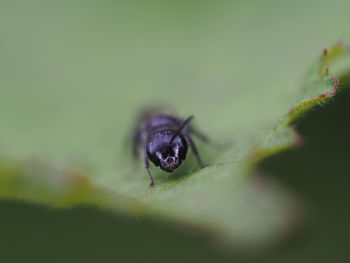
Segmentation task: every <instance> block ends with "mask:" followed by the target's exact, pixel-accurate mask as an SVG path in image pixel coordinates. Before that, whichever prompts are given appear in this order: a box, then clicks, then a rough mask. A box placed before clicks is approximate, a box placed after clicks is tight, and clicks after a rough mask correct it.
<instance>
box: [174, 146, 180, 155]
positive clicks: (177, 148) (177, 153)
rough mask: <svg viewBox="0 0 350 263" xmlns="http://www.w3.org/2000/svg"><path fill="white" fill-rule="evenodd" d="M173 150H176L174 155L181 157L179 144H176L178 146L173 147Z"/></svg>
mask: <svg viewBox="0 0 350 263" xmlns="http://www.w3.org/2000/svg"><path fill="white" fill-rule="evenodd" d="M173 151H174V156H175V157H179V151H180V146H179V145H176V146H175V147H174V148H173Z"/></svg>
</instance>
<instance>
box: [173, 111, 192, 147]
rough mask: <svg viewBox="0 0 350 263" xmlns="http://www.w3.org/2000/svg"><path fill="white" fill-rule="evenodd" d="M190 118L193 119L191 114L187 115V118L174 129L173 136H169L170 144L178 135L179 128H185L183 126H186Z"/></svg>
mask: <svg viewBox="0 0 350 263" xmlns="http://www.w3.org/2000/svg"><path fill="white" fill-rule="evenodd" d="M192 119H193V115H191V116H190V117H188V118H187V119H185V120H184V121H183V123H181V125H180V127H179V128H178V129H177V130H176V131H175V133H174V135H173V137H171V140H170V144H172V143H173V141H174V139H175V137H176V136H178V135H179V133H180V132H181V130H182V129H183V128H185V126H186V125H187V124H188V123H189V122H190V121H191V120H192Z"/></svg>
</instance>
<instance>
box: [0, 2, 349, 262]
mask: <svg viewBox="0 0 350 263" xmlns="http://www.w3.org/2000/svg"><path fill="white" fill-rule="evenodd" d="M349 10H350V2H349V1H340V0H339V1H333V2H329V1H272V0H271V1H261V2H260V1H249V2H248V1H215V2H214V1H194V0H192V1H152V0H150V1H79V0H74V1H65V0H63V1H39V0H33V1H5V0H0V34H1V35H0V47H1V49H0V72H1V78H0V92H1V95H0V122H1V124H0V155H1V156H2V157H4V158H5V159H11V160H23V159H26V160H27V159H28V158H31V159H33V160H35V161H37V160H39V161H44V162H49V163H54V164H55V165H56V166H59V167H61V166H62V167H74V168H77V169H83V170H86V171H88V172H87V175H86V176H88V178H89V180H91V182H92V184H93V185H97V186H101V187H104V188H105V189H108V190H109V191H112V192H116V193H119V194H122V195H125V196H127V197H133V198H136V199H137V198H139V199H141V200H143V201H145V202H148V201H149V200H152V199H156V200H157V201H158V202H159V204H158V203H156V207H157V208H159V207H160V209H161V211H163V212H164V211H165V212H164V213H165V214H167V215H168V216H169V215H170V217H175V218H176V213H179V212H180V213H183V214H185V213H186V212H188V211H192V210H191V205H190V204H189V205H188V207H187V206H186V205H187V201H188V200H190V198H188V197H191V194H192V193H193V192H195V193H197V192H200V191H203V192H204V191H207V195H208V196H209V197H210V194H211V195H212V196H215V195H216V194H220V193H221V192H223V193H225V195H224V194H223V195H222V196H220V197H221V199H220V198H218V199H217V200H216V199H215V200H214V204H217V203H219V202H221V201H222V200H223V198H222V197H226V196H227V197H229V198H234V200H232V206H235V204H236V203H237V204H238V206H239V205H245V206H249V205H250V203H249V202H243V201H242V202H240V201H235V200H236V199H237V198H236V197H240V194H236V195H234V194H232V195H228V193H229V192H230V191H231V190H230V189H231V186H232V184H234V183H235V181H232V180H231V181H230V183H229V184H227V185H226V187H225V188H222V189H221V188H220V187H217V189H212V185H213V182H214V183H215V185H216V183H218V182H219V181H220V180H221V179H223V178H224V179H225V178H227V177H228V175H227V174H229V173H231V174H242V173H243V172H242V167H241V166H240V165H237V167H236V166H235V167H233V168H231V166H229V169H230V170H229V169H226V168H225V167H223V168H222V167H221V166H220V165H218V166H213V167H212V169H213V170H210V169H209V170H206V171H204V172H199V173H197V174H196V175H197V176H192V177H190V178H188V177H186V178H187V180H188V182H189V183H186V181H185V180H183V181H184V182H185V183H183V184H182V185H180V190H181V187H184V189H185V191H184V195H183V197H181V198H178V199H171V197H170V200H171V201H172V202H173V203H170V204H171V206H170V208H169V207H166V206H165V205H164V203H162V200H165V201H166V200H167V198H169V197H168V196H169V195H172V194H173V192H171V191H167V189H168V188H169V189H172V187H174V185H175V186H176V185H177V184H178V183H181V182H182V178H181V177H180V178H178V177H176V178H177V179H176V178H175V179H174V178H172V177H170V178H169V177H162V175H161V174H159V173H157V172H156V171H155V173H156V179H157V181H158V182H159V188H157V191H158V190H159V192H160V194H155V195H153V192H152V190H150V189H147V188H145V186H147V177H146V176H144V175H143V174H142V173H141V172H140V174H139V175H136V176H134V177H133V176H131V177H130V173H131V172H130V167H131V162H130V158H129V155H128V153H127V150H126V149H127V147H128V143H126V142H125V141H126V138H127V136H128V132H129V131H130V128H131V127H132V125H133V121H134V115H135V114H136V112H137V111H138V110H139V109H140V108H142V107H143V106H147V105H150V104H153V105H158V104H164V105H170V106H171V107H173V108H174V109H175V110H176V111H177V112H178V113H179V114H180V115H181V116H187V115H189V114H194V115H195V116H196V124H197V125H198V126H199V127H202V129H203V130H205V131H206V132H207V133H208V134H209V135H211V136H212V137H214V138H216V139H218V141H228V140H233V141H234V148H233V149H232V150H230V151H228V152H226V153H222V154H216V153H215V152H211V150H210V149H207V148H205V146H203V145H200V149H201V152H203V155H204V156H205V157H206V161H207V162H208V163H209V164H221V163H225V162H234V161H236V160H241V159H242V158H244V157H245V156H246V154H247V153H248V152H249V151H250V150H251V149H252V148H253V147H254V146H255V145H259V144H260V143H261V142H262V141H263V140H264V138H266V135H267V133H268V132H269V131H270V130H271V128H272V127H273V126H274V125H275V124H276V122H277V121H278V120H279V119H280V118H281V117H283V116H284V115H285V114H286V113H287V112H288V110H289V109H290V108H291V106H293V105H294V104H296V103H298V102H299V101H300V100H301V99H303V98H304V96H303V95H300V94H303V90H302V88H303V77H304V76H305V74H306V72H307V70H308V69H309V67H310V65H311V63H312V62H313V61H314V60H315V59H316V58H317V57H318V56H319V55H320V54H321V51H322V50H323V48H325V47H328V46H330V45H331V44H333V43H335V42H337V41H339V40H341V41H344V42H345V43H347V42H348V43H349V40H350V34H349V30H348V25H349V24H350V18H349ZM343 87H344V90H346V89H345V84H343ZM348 99H349V95H348V92H347V91H344V92H343V93H340V95H338V96H337V97H336V98H335V101H336V103H334V104H330V105H327V107H325V108H324V109H322V110H320V109H319V111H318V112H315V113H313V114H311V115H309V117H307V118H305V119H303V120H302V122H300V124H299V126H298V127H299V128H298V129H299V130H300V132H301V134H302V135H305V142H306V145H305V146H304V147H303V148H300V149H296V150H290V151H287V152H285V153H283V154H280V155H278V156H274V157H271V158H270V159H268V160H266V162H264V163H262V167H261V168H262V169H261V173H262V174H264V175H265V176H266V175H267V176H268V177H273V178H275V179H277V181H278V182H279V183H281V184H282V185H283V187H282V189H283V191H284V194H286V195H288V196H289V195H292V196H293V198H294V197H295V196H296V197H297V198H298V199H300V200H301V203H303V204H304V206H305V207H306V208H305V209H306V210H307V211H308V212H306V214H307V215H308V216H310V219H308V220H310V221H307V220H306V221H307V222H308V223H306V224H305V229H300V230H296V229H293V231H292V232H297V231H300V237H296V236H299V235H293V238H292V241H290V242H291V243H286V242H285V241H284V242H281V244H275V245H274V248H273V250H272V251H270V250H269V251H268V252H259V253H258V252H256V253H253V252H251V253H250V252H248V254H249V255H247V254H245V253H243V254H241V253H239V254H237V253H235V252H232V251H230V252H227V251H226V252H222V250H225V249H224V248H222V247H221V246H219V245H218V244H217V243H215V242H217V240H216V241H215V242H212V241H209V240H208V239H207V236H206V235H204V234H198V233H196V234H191V233H189V232H186V231H183V229H182V230H181V231H179V229H178V228H177V227H174V225H171V226H169V225H166V224H164V223H160V222H158V221H153V220H149V219H145V218H142V219H136V218H134V217H132V218H131V217H127V216H122V215H119V216H116V215H115V214H112V213H111V212H110V211H100V210H98V209H97V208H96V207H91V208H89V207H82V208H78V209H75V210H72V211H67V210H47V208H45V207H41V206H36V205H33V204H27V203H22V202H18V201H13V200H6V201H4V202H2V203H1V205H0V209H1V217H0V222H1V223H0V225H1V228H2V231H1V232H2V234H3V238H2V244H1V247H2V249H1V250H3V251H2V252H3V257H4V258H8V261H9V262H10V261H11V259H12V261H14V262H23V261H33V262H34V261H35V262H38V261H43V262H48V261H50V262H63V261H64V262H96V261H97V260H102V261H106V262H109V261H113V262H114V261H117V260H120V261H123V262H127V261H130V262H135V261H136V260H138V261H141V262H145V261H146V262H147V261H155V262H157V261H168V262H179V261H180V260H181V261H185V262H186V261H188V262H199V261H202V262H212V261H218V262H220V261H222V262H226V261H227V262H230V261H235V260H240V261H243V260H244V261H246V260H252V261H255V260H258V259H259V260H265V259H266V262H273V261H276V262H279V261H283V262H289V261H290V262H295V261H305V262H306V261H310V260H311V261H313V260H314V259H318V260H319V261H321V260H324V261H325V262H328V261H329V260H327V259H335V258H336V257H337V258H338V261H337V262H340V261H341V260H344V262H346V259H348V258H349V256H348V255H347V253H348V252H347V251H346V247H345V245H346V243H347V240H348V238H347V236H346V233H348V232H349V230H348V228H347V227H346V222H347V221H346V219H347V218H348V217H349V215H348V212H344V211H347V209H346V202H345V201H346V200H348V197H347V194H346V188H345V189H344V187H345V186H346V185H347V184H348V181H347V178H346V175H347V173H348V169H347V168H346V161H347V159H346V158H347V154H346V145H347V144H348V136H347V134H349V132H348V131H349V127H348V125H347V121H346V116H347V113H348V112H349V108H348V107H347V106H346V104H347V103H346V100H348ZM315 163H316V164H315ZM191 165H192V164H191V162H189V164H188V166H187V168H185V169H187V170H184V171H196V169H195V168H193V165H192V166H191ZM216 169H217V170H216ZM228 171H230V172H228ZM215 173H217V174H218V178H219V179H215V180H217V181H215V180H213V179H211V177H210V175H211V174H215ZM198 175H202V177H198ZM330 175H332V176H330ZM43 176H45V175H43ZM338 177H339V178H338ZM342 180H344V181H342ZM331 183H334V185H332V184H331ZM335 184H336V185H335ZM58 185H59V184H58ZM222 185H225V183H222ZM35 187H37V188H33V189H41V188H45V187H47V185H46V183H45V180H43V183H42V182H41V181H40V180H39V182H35ZM327 187H328V188H330V189H328V190H327V191H326V192H325V188H327ZM232 189H233V188H232ZM286 189H288V190H286ZM270 190H271V191H270ZM273 190H274V188H267V194H266V195H264V196H265V197H266V196H267V198H266V200H267V201H268V200H270V198H271V200H275V199H278V197H280V195H279V193H278V194H275V192H274V191H273ZM242 191H243V190H242ZM243 192H244V191H243ZM270 193H271V194H270ZM326 193H328V194H326ZM284 194H283V195H281V199H283V198H284V197H285V196H284ZM35 195H36V193H33V196H35ZM270 195H271V196H272V197H271V196H270ZM10 196H11V195H10ZM29 196H30V194H29ZM282 197H283V198H282ZM229 198H226V199H224V200H227V202H228V203H230V202H231V200H230V199H229ZM41 199H42V201H43V202H45V201H46V200H45V197H41ZM258 199H259V198H257V197H256V196H254V198H253V199H252V200H253V202H252V203H254V202H255V201H256V202H258ZM287 199H288V198H287ZM283 202H284V200H283V201H281V202H276V203H273V205H276V207H277V208H276V210H273V212H275V213H276V215H280V213H282V214H283V213H284V210H283V209H282V208H281V207H283V205H284V204H285V203H283ZM189 203H190V202H189ZM258 203H259V202H258ZM287 203H288V202H287ZM225 204H226V203H225ZM237 204H236V205H237ZM264 205H266V204H264V202H263V201H262V203H261V204H260V203H259V204H256V208H259V207H260V206H263V207H264ZM173 207H174V208H173ZM224 208H225V207H224V206H222V207H221V206H220V208H219V207H218V209H219V211H221V213H222V211H225V210H224ZM220 209H221V210H220ZM256 210H258V209H255V207H254V206H253V208H247V211H248V212H249V213H248V212H247V214H244V213H243V218H242V216H241V217H240V215H237V216H235V217H233V218H234V219H235V220H237V222H236V221H235V220H233V221H234V222H233V223H232V225H234V224H237V225H238V226H242V228H243V226H244V227H246V228H249V227H252V225H257V227H256V229H257V230H258V229H259V227H262V226H263V227H266V231H265V232H268V231H269V228H268V227H271V225H269V224H268V223H266V224H265V223H264V222H263V221H264V220H265V219H266V218H268V217H265V215H263V216H261V217H257V219H256V221H254V220H252V221H249V220H247V218H244V216H245V215H253V216H255V215H256V213H259V212H260V210H258V212H254V211H256ZM262 211H266V210H264V209H262ZM276 211H277V212H276ZM281 211H282V212H281ZM214 212H215V211H213V210H210V209H209V210H208V217H210V216H211V214H213V213H214ZM228 215H232V214H230V213H228ZM333 215H334V217H333ZM181 216H182V215H180V217H181ZM189 218H190V219H191V220H192V217H191V216H190V217H189ZM193 218H195V219H198V216H197V215H196V214H194V215H193ZM213 218H214V219H215V216H214V217H213ZM219 219H225V220H223V221H222V222H223V223H222V224H223V225H224V226H226V228H224V229H229V230H232V229H234V230H235V231H237V229H241V228H240V227H238V228H237V229H235V228H234V227H233V228H232V229H231V228H227V226H228V225H230V224H231V223H230V222H231V221H230V220H232V218H231V217H227V216H226V217H225V216H223V217H219ZM191 220H190V221H191ZM266 220H267V219H266ZM245 221H247V222H248V221H249V222H250V223H249V222H248V223H247V225H244V224H242V223H243V222H245ZM260 221H261V222H263V223H261V225H259V224H257V223H259V222H260ZM267 221H268V220H267ZM209 222H210V223H212V221H209ZM278 222H280V221H278ZM283 222H284V221H283ZM204 223H205V224H207V223H208V222H205V221H204ZM214 223H216V224H217V221H214ZM329 225H331V226H334V227H329ZM310 226H312V227H310ZM328 227H329V228H328ZM252 229H253V230H254V231H255V230H256V229H255V228H252ZM272 229H273V227H272ZM254 231H251V232H254ZM235 233H237V232H235ZM247 233H250V232H249V229H248V230H242V232H238V236H239V235H240V236H239V239H241V240H243V241H244V242H248V243H249V242H252V243H254V242H255V241H252V240H255V238H256V237H255V236H259V234H256V233H252V236H249V237H248V236H247ZM262 233H264V232H263V231H262ZM298 233H299V232H298ZM254 234H256V235H254ZM265 235H266V233H265V234H262V237H264V238H265ZM245 237H246V239H247V240H248V241H246V240H244V239H245ZM251 238H252V239H251ZM258 240H259V241H258V242H259V243H261V242H263V241H261V240H264V239H262V238H260V239H259V238H258ZM213 243H214V244H213ZM218 247H220V248H218ZM227 250H231V247H230V246H229V248H228V249H227ZM232 253H233V254H232ZM261 253H263V255H262V254H261ZM251 254H253V255H251Z"/></svg>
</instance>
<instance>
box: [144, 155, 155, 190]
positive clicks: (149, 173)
mask: <svg viewBox="0 0 350 263" xmlns="http://www.w3.org/2000/svg"><path fill="white" fill-rule="evenodd" d="M143 160H144V164H145V168H146V170H147V174H148V177H149V180H150V182H149V186H153V185H154V179H153V176H152V174H151V171H150V169H149V161H148V157H147V153H146V151H144V156H143Z"/></svg>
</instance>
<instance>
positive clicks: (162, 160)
mask: <svg viewBox="0 0 350 263" xmlns="http://www.w3.org/2000/svg"><path fill="white" fill-rule="evenodd" d="M192 119H193V116H190V117H188V118H187V119H182V118H179V117H176V116H174V115H173V114H171V113H170V112H166V111H148V112H146V113H144V114H143V115H142V116H141V117H140V119H139V122H138V125H137V127H136V129H135V131H134V138H133V146H132V150H133V156H134V158H135V159H136V158H137V157H138V154H139V148H142V150H143V158H144V165H145V168H146V170H147V173H148V176H149V178H150V185H151V186H152V185H154V179H153V176H152V174H151V171H150V169H149V160H150V161H151V162H152V163H154V164H155V165H156V166H157V167H159V168H160V169H162V170H164V171H166V172H173V171H174V170H175V169H176V168H177V167H179V166H180V165H181V164H182V162H183V161H184V160H185V159H186V155H187V150H188V148H191V149H192V152H193V153H194V155H195V157H196V159H197V162H198V164H199V166H200V167H201V168H203V167H204V165H203V162H202V160H201V158H200V156H199V153H198V151H197V147H196V145H195V143H194V142H193V140H192V138H191V135H192V134H193V135H196V136H197V137H198V138H199V139H201V140H202V141H204V142H209V139H208V138H207V137H206V136H205V135H204V134H202V133H201V132H199V131H198V130H196V129H195V128H193V126H191V125H189V122H190V121H191V120H192Z"/></svg>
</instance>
